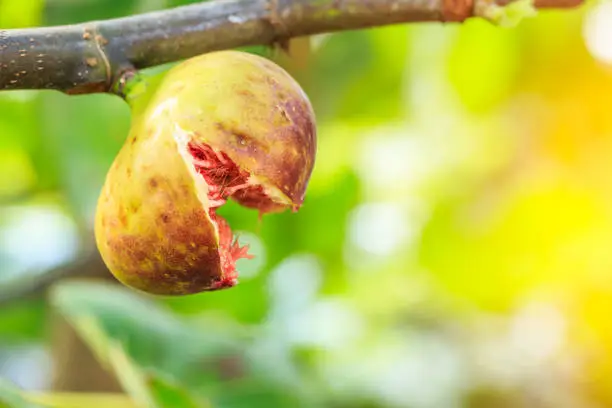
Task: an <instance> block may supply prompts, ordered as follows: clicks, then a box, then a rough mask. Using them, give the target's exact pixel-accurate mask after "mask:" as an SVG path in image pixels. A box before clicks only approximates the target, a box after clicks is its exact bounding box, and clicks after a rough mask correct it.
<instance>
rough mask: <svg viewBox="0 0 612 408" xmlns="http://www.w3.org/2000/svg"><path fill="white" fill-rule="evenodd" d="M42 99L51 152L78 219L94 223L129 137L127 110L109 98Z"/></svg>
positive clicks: (47, 95)
mask: <svg viewBox="0 0 612 408" xmlns="http://www.w3.org/2000/svg"><path fill="white" fill-rule="evenodd" d="M42 96H43V104H44V105H43V112H42V117H41V119H40V122H41V123H42V124H43V127H44V129H45V132H44V138H45V144H46V145H47V146H48V152H49V153H50V154H52V155H53V158H54V160H55V162H56V165H57V168H58V171H59V174H60V180H61V181H60V182H61V184H62V187H63V190H64V192H65V194H66V195H67V197H68V199H69V202H70V203H71V205H72V208H73V211H74V213H75V214H76V215H77V216H78V217H79V218H80V219H81V220H87V221H88V223H92V220H93V214H94V213H95V207H96V203H97V200H98V195H99V194H100V189H101V188H102V184H103V183H104V179H105V178H106V173H107V172H108V169H109V168H110V166H111V164H112V162H113V160H114V158H115V156H116V155H117V153H118V152H119V150H120V148H121V146H122V145H123V142H124V141H125V139H126V137H127V135H128V131H129V124H130V110H129V107H128V105H127V104H126V103H125V102H124V101H123V100H122V99H121V98H118V97H115V96H111V95H85V96H70V97H69V96H66V95H63V94H59V93H45V94H44V95H42Z"/></svg>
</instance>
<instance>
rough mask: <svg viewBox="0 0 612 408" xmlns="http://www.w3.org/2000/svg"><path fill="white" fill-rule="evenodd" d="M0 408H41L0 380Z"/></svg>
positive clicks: (6, 382)
mask: <svg viewBox="0 0 612 408" xmlns="http://www.w3.org/2000/svg"><path fill="white" fill-rule="evenodd" d="M0 408H43V406H42V405H38V404H35V403H33V402H30V401H28V400H27V399H26V397H25V395H24V393H23V391H22V390H20V389H19V388H17V387H16V386H15V385H13V384H11V383H10V382H8V381H6V380H4V379H2V378H0Z"/></svg>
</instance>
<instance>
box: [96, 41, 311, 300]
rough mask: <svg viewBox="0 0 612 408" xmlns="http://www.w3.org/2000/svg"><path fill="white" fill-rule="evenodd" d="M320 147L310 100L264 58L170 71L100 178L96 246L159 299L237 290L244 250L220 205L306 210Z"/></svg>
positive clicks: (205, 60)
mask: <svg viewBox="0 0 612 408" xmlns="http://www.w3.org/2000/svg"><path fill="white" fill-rule="evenodd" d="M315 152H316V129H315V117H314V113H313V110H312V107H311V105H310V102H309V100H308V97H307V96H306V94H305V93H304V92H303V90H302V89H301V88H300V86H299V85H298V83H297V82H296V81H295V80H294V79H293V78H292V77H291V76H290V75H289V74H288V73H287V72H285V71H284V70H283V69H282V68H280V67H279V66H277V65H276V64H274V63H273V62H271V61H269V60H267V59H264V58H262V57H259V56H256V55H252V54H247V53H243V52H237V51H220V52H214V53H210V54H205V55H202V56H199V57H195V58H192V59H189V60H187V61H185V62H183V63H181V64H179V65H177V66H175V67H174V68H172V69H171V70H170V71H169V72H168V73H167V74H166V75H165V77H164V78H163V79H162V81H161V83H160V84H159V87H158V88H157V89H156V90H155V92H154V93H153V94H152V96H151V99H150V100H149V101H148V103H147V105H146V107H145V108H144V109H143V110H142V111H141V112H140V113H139V114H138V115H136V117H134V119H133V123H132V128H131V130H130V134H129V136H128V138H127V140H126V143H125V145H124V146H123V148H122V149H121V151H120V152H119V154H118V156H117V157H116V159H115V161H114V163H113V165H112V167H111V169H110V170H109V173H108V175H107V178H106V182H105V184H104V187H103V189H102V193H101V195H100V198H99V201H98V208H97V212H96V223H95V234H96V242H97V245H98V248H99V250H100V253H101V254H102V258H103V259H104V261H105V263H106V265H107V266H108V268H109V269H110V271H111V272H112V273H113V275H114V276H115V277H116V278H117V279H118V280H119V281H121V282H122V283H124V284H125V285H127V286H130V287H132V288H135V289H138V290H141V291H144V292H147V293H151V294H156V295H169V296H172V295H186V294H193V293H198V292H203V291H211V290H217V289H223V288H228V287H232V286H234V285H235V284H236V283H237V272H236V260H237V259H239V258H250V255H249V254H248V247H241V246H240V245H239V244H238V243H237V240H236V239H235V237H234V236H233V234H232V231H231V229H230V227H229V225H228V223H227V222H226V221H225V220H224V219H223V218H222V217H221V216H219V215H217V214H216V210H217V209H218V208H219V207H220V206H222V205H223V204H224V203H225V202H226V201H227V200H228V199H233V200H235V201H237V202H238V203H240V204H242V205H244V206H246V207H249V208H254V209H257V210H259V212H260V213H262V214H263V213H271V212H278V211H283V210H285V209H292V210H294V211H297V210H298V209H299V207H300V206H301V204H302V202H303V199H304V194H305V191H306V187H307V185H308V181H309V178H310V175H311V172H312V169H313V165H314V159H315Z"/></svg>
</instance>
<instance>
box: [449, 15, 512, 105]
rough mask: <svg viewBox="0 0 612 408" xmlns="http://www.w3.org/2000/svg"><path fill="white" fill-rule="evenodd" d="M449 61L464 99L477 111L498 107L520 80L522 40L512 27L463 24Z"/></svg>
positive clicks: (454, 83) (474, 23) (452, 73)
mask: <svg viewBox="0 0 612 408" xmlns="http://www.w3.org/2000/svg"><path fill="white" fill-rule="evenodd" d="M457 34H458V35H457V36H456V37H455V38H454V39H453V40H454V44H453V47H452V49H451V52H450V55H449V60H448V75H449V80H450V82H451V84H452V85H453V86H454V88H455V89H456V91H457V93H458V95H459V97H460V98H461V101H462V102H463V103H464V104H465V105H466V107H467V108H468V109H470V110H473V111H476V112H482V111H486V110H487V109H492V108H495V107H496V106H497V105H498V104H499V103H500V102H502V101H503V99H504V98H507V97H508V96H509V94H510V90H511V87H512V85H514V81H515V80H516V75H517V70H518V62H519V58H520V54H519V53H518V51H519V48H518V46H517V45H518V42H517V39H516V35H514V34H513V32H512V31H511V30H508V29H505V30H502V29H499V28H498V27H495V26H493V25H491V24H489V23H488V22H486V21H478V20H474V21H471V20H470V21H468V22H466V24H465V25H464V26H462V27H461V28H460V29H459V30H458V32H457Z"/></svg>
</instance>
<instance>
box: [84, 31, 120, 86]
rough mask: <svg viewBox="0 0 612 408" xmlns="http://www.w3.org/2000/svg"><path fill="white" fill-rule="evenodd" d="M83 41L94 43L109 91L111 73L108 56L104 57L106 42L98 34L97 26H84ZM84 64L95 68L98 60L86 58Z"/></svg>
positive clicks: (111, 81)
mask: <svg viewBox="0 0 612 408" xmlns="http://www.w3.org/2000/svg"><path fill="white" fill-rule="evenodd" d="M83 39H84V40H85V41H91V40H93V41H94V44H95V46H96V51H97V52H98V57H99V58H100V60H101V61H102V63H103V64H104V69H105V72H106V89H110V88H111V86H112V84H113V72H112V68H111V64H110V60H109V58H108V55H106V52H105V50H104V48H105V46H106V44H108V40H107V39H106V38H104V37H103V36H102V35H101V34H100V33H99V32H98V26H97V24H96V23H91V24H86V25H85V26H84V27H83ZM85 62H86V64H87V65H88V66H89V67H95V66H97V65H98V60H97V59H96V58H86V60H85Z"/></svg>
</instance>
